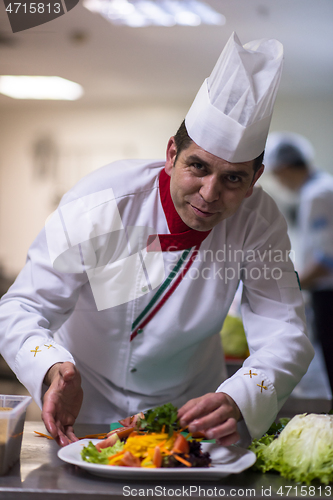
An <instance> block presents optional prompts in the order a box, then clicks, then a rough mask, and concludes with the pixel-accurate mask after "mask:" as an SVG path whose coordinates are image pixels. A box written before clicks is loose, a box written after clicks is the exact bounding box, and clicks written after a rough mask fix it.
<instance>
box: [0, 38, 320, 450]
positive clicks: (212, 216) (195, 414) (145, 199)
mask: <svg viewBox="0 0 333 500" xmlns="http://www.w3.org/2000/svg"><path fill="white" fill-rule="evenodd" d="M282 58H283V50H282V46H281V44H280V43H279V42H278V41H276V40H256V41H253V42H250V43H248V44H246V45H244V46H242V45H241V43H240V41H239V39H238V37H237V36H236V35H235V34H233V35H232V36H231V38H230V39H229V41H228V43H227V45H226V47H225V48H224V50H223V52H222V54H221V56H220V58H219V60H218V61H217V64H216V66H215V68H214V69H213V72H212V74H211V75H210V77H209V78H207V79H206V80H205V81H204V83H203V85H202V87H201V88H200V90H199V92H198V94H197V96H196V98H195V100H194V102H193V104H192V106H191V108H190V110H189V112H188V114H187V116H186V119H185V122H184V123H183V124H182V125H181V127H180V129H179V130H178V132H177V133H176V135H175V136H174V137H171V139H170V140H169V142H168V145H167V152H166V160H164V161H140V160H137V161H135V160H128V161H120V162H116V163H114V164H112V165H107V166H106V167H103V168H101V169H99V170H97V171H95V172H93V173H91V174H89V175H88V176H87V177H85V178H83V179H82V180H81V181H80V182H79V183H78V184H77V185H76V186H74V188H73V189H71V190H70V191H69V192H68V193H67V194H66V195H65V196H64V198H63V199H62V201H61V203H60V206H59V208H58V209H57V210H56V211H55V212H54V213H53V214H52V215H51V216H50V217H49V219H48V220H47V222H46V224H45V228H44V230H43V231H42V232H41V233H40V234H39V236H38V237H37V239H36V240H35V242H34V243H33V244H32V246H31V248H30V250H29V254H28V259H27V263H26V266H25V267H24V268H23V270H22V272H21V273H20V275H19V276H18V278H17V280H16V282H15V284H14V285H13V286H12V287H11V288H10V290H9V291H8V293H7V294H6V295H5V296H4V297H3V299H2V301H1V307H0V318H1V336H0V349H1V353H2V354H3V356H4V357H5V359H6V360H7V362H8V364H9V365H10V367H11V368H12V369H13V370H14V371H15V373H16V375H17V377H18V379H19V380H20V381H21V382H22V383H23V384H24V385H25V386H26V387H27V389H28V390H29V392H30V393H31V394H32V395H33V397H34V399H35V400H36V401H37V402H38V404H39V405H40V407H41V408H42V418H43V420H44V423H45V425H46V427H47V429H48V431H49V432H50V433H51V435H52V436H53V437H54V438H55V439H56V440H57V442H58V443H59V444H61V445H66V444H67V443H68V442H69V440H75V439H76V437H75V435H74V432H73V424H74V422H75V421H77V422H95V423H102V422H104V423H110V422H112V421H115V420H117V419H119V418H121V417H125V416H127V415H132V414H135V413H137V412H139V411H144V410H146V409H148V408H151V407H154V406H158V405H160V404H163V403H166V402H169V401H170V402H172V403H174V404H175V405H176V406H178V407H179V408H180V410H179V418H180V422H181V425H187V424H188V425H189V429H190V431H194V430H197V431H200V430H201V431H203V432H204V433H205V435H206V436H207V437H208V438H216V439H217V440H218V442H220V443H221V444H223V445H229V444H231V443H234V442H236V441H237V440H238V439H239V428H238V426H239V425H243V426H245V427H246V429H247V431H248V432H249V434H250V435H251V437H253V438H255V437H260V436H261V435H262V434H263V433H264V432H265V431H266V430H267V428H268V427H269V426H270V424H271V423H272V422H273V420H274V419H275V417H276V414H277V412H278V410H279V409H280V408H281V406H282V405H283V403H284V402H285V401H286V399H287V398H288V396H289V394H290V392H291V391H292V390H293V388H294V387H295V385H296V384H297V383H298V382H299V381H300V379H301V378H302V376H303V375H304V374H305V372H306V370H307V368H308V365H309V363H310V361H311V359H312V356H313V349H312V346H311V344H310V343H309V341H308V339H307V337H306V334H305V327H304V314H303V303H302V297H301V293H300V290H299V288H298V284H297V279H296V276H295V272H294V269H293V265H292V263H291V261H290V260H289V250H290V246H289V240H288V237H287V232H286V224H285V221H284V219H283V217H282V216H281V214H280V213H279V211H278V209H277V207H276V205H275V203H274V202H273V201H272V200H271V198H270V197H269V196H268V195H267V194H266V193H265V192H264V191H263V190H262V189H261V188H260V187H257V186H256V182H257V180H258V179H259V177H260V175H261V174H262V172H263V169H264V167H263V165H262V157H263V151H264V147H265V142H266V137H267V134H268V128H269V124H270V120H271V115H272V110H273V105H274V100H275V96H276V92H277V87H278V84H279V80H280V76H281V70H282ZM240 281H242V282H243V299H242V315H243V321H244V326H245V331H246V334H247V338H248V344H249V349H250V356H249V358H248V359H247V360H246V361H245V362H244V365H243V367H242V368H241V369H240V370H238V371H237V372H236V374H235V375H233V376H232V377H230V378H229V379H228V378H227V374H226V368H225V364H224V360H223V353H222V349H221V343H220V336H219V332H220V330H221V327H222V324H223V321H224V319H225V317H226V314H227V312H228V309H229V307H230V304H231V302H232V300H233V297H234V294H235V292H236V289H237V287H238V284H239V282H240ZM240 422H242V424H239V423H240Z"/></svg>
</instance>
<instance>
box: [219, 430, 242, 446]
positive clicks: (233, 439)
mask: <svg viewBox="0 0 333 500" xmlns="http://www.w3.org/2000/svg"><path fill="white" fill-rule="evenodd" d="M239 440H240V435H239V434H238V432H234V433H233V434H229V435H228V436H224V437H223V438H220V439H217V440H216V441H217V443H218V444H220V445H221V446H231V445H232V444H235V443H237V442H238V441H239Z"/></svg>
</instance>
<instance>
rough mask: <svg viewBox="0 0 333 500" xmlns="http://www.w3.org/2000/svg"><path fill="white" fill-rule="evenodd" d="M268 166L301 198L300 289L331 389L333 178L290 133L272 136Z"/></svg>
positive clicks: (301, 139) (305, 144)
mask: <svg viewBox="0 0 333 500" xmlns="http://www.w3.org/2000/svg"><path fill="white" fill-rule="evenodd" d="M265 161H266V162H267V166H268V170H269V171H270V172H272V173H273V175H274V176H275V177H276V178H277V180H278V181H279V182H280V183H281V184H282V185H283V186H285V187H287V189H289V190H291V191H293V192H294V193H297V194H298V195H299V203H298V213H297V221H296V223H297V227H298V233H299V238H300V242H299V245H298V247H299V250H298V254H297V255H296V257H297V261H296V262H297V263H298V266H299V270H300V273H299V277H300V283H301V288H302V290H308V291H309V294H310V297H311V305H312V308H313V313H314V314H313V327H314V332H315V335H316V337H317V338H318V340H319V341H320V343H321V345H322V348H323V355H324V359H325V364H326V369H327V373H328V377H329V381H330V386H331V390H333V366H332V354H333V336H332V327H333V311H332V304H333V177H332V175H330V174H328V173H326V172H322V171H320V170H319V169H318V168H316V167H315V166H314V149H313V147H312V144H311V143H310V142H309V141H308V139H306V138H305V137H303V136H301V135H299V134H295V133H291V132H274V133H272V134H270V135H269V137H268V142H267V149H266V153H265Z"/></svg>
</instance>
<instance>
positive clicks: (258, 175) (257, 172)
mask: <svg viewBox="0 0 333 500" xmlns="http://www.w3.org/2000/svg"><path fill="white" fill-rule="evenodd" d="M264 170H265V165H264V164H262V165H261V167H260V168H259V170H257V171H256V173H255V174H254V176H253V179H252V182H251V186H250V187H249V189H248V190H247V193H246V195H245V198H248V197H249V196H251V194H252V192H253V188H254V185H255V183H256V182H257V180H258V179H259V177H261V176H262V174H263V173H264Z"/></svg>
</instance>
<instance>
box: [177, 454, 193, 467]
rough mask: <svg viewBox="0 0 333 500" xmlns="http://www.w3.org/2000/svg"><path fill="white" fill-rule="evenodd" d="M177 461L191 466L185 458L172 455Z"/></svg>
mask: <svg viewBox="0 0 333 500" xmlns="http://www.w3.org/2000/svg"><path fill="white" fill-rule="evenodd" d="M173 456H174V457H175V459H176V460H178V462H181V463H182V464H184V465H186V466H187V467H192V464H191V463H190V462H188V461H187V460H185V458H182V457H179V456H178V455H173Z"/></svg>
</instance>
